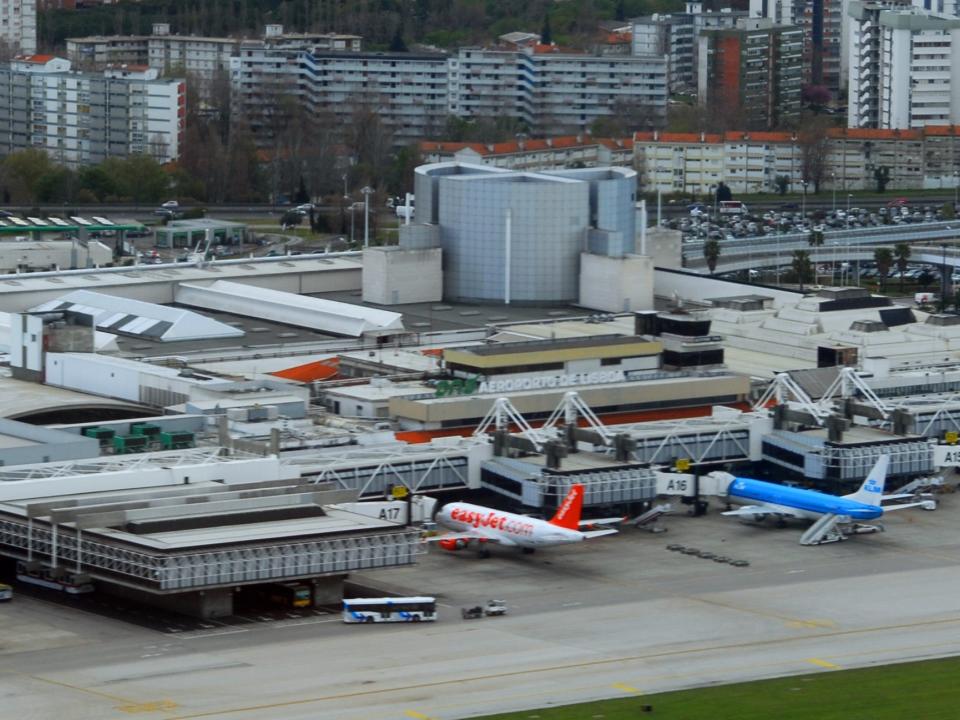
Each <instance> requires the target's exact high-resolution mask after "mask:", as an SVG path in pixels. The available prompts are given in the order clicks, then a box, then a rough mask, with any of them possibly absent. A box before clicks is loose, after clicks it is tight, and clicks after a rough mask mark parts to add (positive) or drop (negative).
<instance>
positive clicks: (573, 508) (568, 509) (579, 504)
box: [550, 483, 583, 530]
mask: <svg viewBox="0 0 960 720" xmlns="http://www.w3.org/2000/svg"><path fill="white" fill-rule="evenodd" d="M582 510H583V485H580V484H579V483H578V484H576V485H573V486H572V487H571V488H570V492H568V493H567V496H566V497H565V498H564V499H563V502H562V503H560V507H558V508H557V512H556V514H555V515H554V516H553V517H552V518H550V524H551V525H557V526H559V527H563V528H567V529H568V530H578V529H579V528H580V513H581V511H582Z"/></svg>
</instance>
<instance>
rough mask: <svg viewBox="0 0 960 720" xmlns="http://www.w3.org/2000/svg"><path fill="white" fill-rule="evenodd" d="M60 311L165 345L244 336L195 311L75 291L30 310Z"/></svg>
mask: <svg viewBox="0 0 960 720" xmlns="http://www.w3.org/2000/svg"><path fill="white" fill-rule="evenodd" d="M57 310H70V311H73V312H80V313H84V314H86V315H92V316H93V318H94V322H95V323H96V325H97V327H98V328H99V329H100V330H104V331H106V332H111V333H117V334H120V335H132V336H134V337H142V338H148V339H150V340H161V341H163V342H167V341H173V340H204V339H207V338H222V337H242V336H243V331H242V330H239V329H237V328H235V327H232V326H230V325H227V324H225V323H222V322H219V321H217V320H213V319H212V318H208V317H205V316H204V315H201V314H199V313H195V312H193V311H192V310H182V309H180V308H173V307H167V306H165V305H157V304H155V303H148V302H143V301H141V300H131V299H130V298H121V297H117V296H115V295H106V294H104V293H98V292H93V291H91V290H74V291H73V292H70V293H67V294H66V295H61V296H60V297H59V298H57V299H56V300H50V301H49V302H45V303H43V304H42V305H37V306H36V307H34V308H31V312H55V311H57Z"/></svg>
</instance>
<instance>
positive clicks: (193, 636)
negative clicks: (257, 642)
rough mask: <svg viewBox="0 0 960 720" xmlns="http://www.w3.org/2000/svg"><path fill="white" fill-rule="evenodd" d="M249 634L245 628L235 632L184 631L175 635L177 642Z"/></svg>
mask: <svg viewBox="0 0 960 720" xmlns="http://www.w3.org/2000/svg"><path fill="white" fill-rule="evenodd" d="M245 632H250V631H249V630H247V629H246V628H238V629H236V630H186V631H184V632H181V633H177V639H178V640H199V639H200V638H209V637H217V636H218V635H236V634H238V633H245Z"/></svg>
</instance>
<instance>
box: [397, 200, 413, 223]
mask: <svg viewBox="0 0 960 720" xmlns="http://www.w3.org/2000/svg"><path fill="white" fill-rule="evenodd" d="M413 209H414V198H413V195H411V196H410V210H409V213H410V219H411V220H413ZM393 210H394V212H395V213H396V214H397V217H398V218H400V219H401V220H403V219H405V218H406V217H407V212H408V210H407V205H406V200H404V202H403V203H400V204H399V205H396V204H394V206H393Z"/></svg>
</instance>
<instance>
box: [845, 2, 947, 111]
mask: <svg viewBox="0 0 960 720" xmlns="http://www.w3.org/2000/svg"><path fill="white" fill-rule="evenodd" d="M849 13H850V53H849V68H850V73H849V80H850V81H849V86H848V95H847V125H848V126H849V127H864V128H883V129H903V128H916V127H925V126H931V125H953V124H956V123H958V122H960V80H955V78H960V18H956V17H948V16H946V15H939V14H933V13H929V12H926V11H924V10H919V9H916V8H901V7H895V8H891V7H890V6H889V5H888V4H886V3H879V2H856V1H854V2H851V3H850V8H849Z"/></svg>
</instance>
